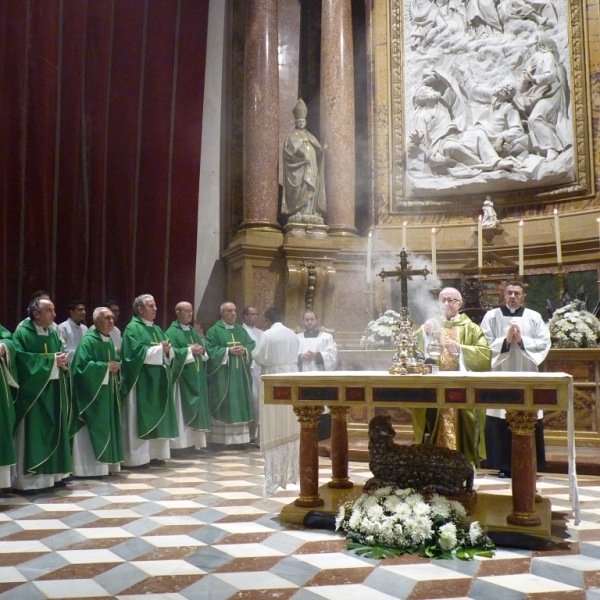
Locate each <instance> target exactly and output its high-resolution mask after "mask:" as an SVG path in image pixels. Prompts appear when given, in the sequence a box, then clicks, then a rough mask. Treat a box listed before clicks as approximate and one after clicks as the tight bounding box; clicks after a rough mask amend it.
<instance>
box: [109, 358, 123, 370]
mask: <svg viewBox="0 0 600 600" xmlns="http://www.w3.org/2000/svg"><path fill="white" fill-rule="evenodd" d="M120 369H121V364H120V363H118V362H117V361H116V360H111V361H110V362H109V363H108V372H109V373H118V372H119V371H120Z"/></svg>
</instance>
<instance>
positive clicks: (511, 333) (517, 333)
mask: <svg viewBox="0 0 600 600" xmlns="http://www.w3.org/2000/svg"><path fill="white" fill-rule="evenodd" d="M522 340H523V338H522V337H521V329H520V328H519V326H518V325H515V324H514V323H513V324H512V325H511V326H510V327H509V328H508V332H507V333H506V343H507V344H512V343H513V342H516V343H517V344H520V343H521V341H522Z"/></svg>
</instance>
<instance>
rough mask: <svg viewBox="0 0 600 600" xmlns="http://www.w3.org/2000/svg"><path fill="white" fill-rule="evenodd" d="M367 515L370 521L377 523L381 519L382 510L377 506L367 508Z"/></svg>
mask: <svg viewBox="0 0 600 600" xmlns="http://www.w3.org/2000/svg"><path fill="white" fill-rule="evenodd" d="M367 515H368V517H369V519H371V520H372V521H377V520H378V519H381V517H383V508H381V506H379V504H375V505H374V506H369V508H368V509H367Z"/></svg>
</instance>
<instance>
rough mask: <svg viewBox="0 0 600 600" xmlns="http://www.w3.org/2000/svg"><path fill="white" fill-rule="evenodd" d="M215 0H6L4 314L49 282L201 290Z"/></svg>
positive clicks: (69, 286)
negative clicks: (201, 192)
mask: <svg viewBox="0 0 600 600" xmlns="http://www.w3.org/2000/svg"><path fill="white" fill-rule="evenodd" d="M208 1H209V0H2V2H0V236H1V239H0V268H1V280H0V323H1V324H3V325H4V326H5V327H7V328H9V329H13V328H14V326H15V325H16V323H17V322H18V321H20V320H21V319H22V318H23V317H24V313H25V309H26V306H27V304H28V301H29V298H30V296H31V294H32V293H33V292H34V291H35V290H38V289H46V290H48V291H49V292H50V295H51V297H52V299H53V300H54V303H55V305H56V308H57V312H58V315H59V318H58V319H57V321H60V320H63V319H65V318H66V317H67V316H68V315H67V311H66V305H67V304H68V302H69V301H70V300H75V299H83V300H84V302H85V303H86V305H87V307H88V309H92V308H94V307H95V306H98V305H99V304H100V303H101V302H102V300H103V299H105V298H113V299H117V300H118V301H119V302H120V304H121V310H122V314H123V313H125V314H124V317H125V319H126V318H127V317H129V316H130V315H131V303H132V300H133V298H134V297H135V296H137V295H139V294H142V293H149V294H152V295H154V297H155V299H156V302H157V304H158V305H159V315H158V322H159V323H160V324H161V325H165V324H167V323H170V321H171V320H172V316H173V312H174V311H173V309H174V306H175V304H176V303H177V302H179V301H182V300H189V301H193V297H194V277H195V257H196V229H197V207H198V182H199V169H200V143H201V124H202V105H203V96H204V73H205V60H206V34H207V20H208ZM88 312H91V310H88ZM90 317H91V315H88V320H89V319H90ZM125 319H123V320H122V321H121V322H120V323H119V325H120V326H121V328H123V327H124V326H125V325H126V320H125Z"/></svg>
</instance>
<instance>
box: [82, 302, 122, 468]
mask: <svg viewBox="0 0 600 600" xmlns="http://www.w3.org/2000/svg"><path fill="white" fill-rule="evenodd" d="M93 319H94V329H90V330H89V331H88V332H87V333H86V335H85V336H83V338H82V340H81V341H80V342H79V345H78V346H77V350H75V354H74V357H73V362H72V363H71V377H72V380H73V404H74V417H73V422H72V427H71V435H72V436H73V442H72V445H73V475H75V476H76V477H102V476H104V475H108V473H109V470H110V471H111V472H115V471H118V470H120V464H119V463H120V462H121V461H122V460H123V459H124V454H123V432H122V424H121V397H120V393H119V381H120V378H119V371H120V366H121V365H120V360H119V355H118V354H117V351H116V349H115V345H114V344H113V341H112V339H111V338H110V332H111V331H112V330H113V328H114V326H115V318H114V316H113V314H112V312H111V311H110V309H108V308H106V307H103V306H102V307H99V308H96V309H95V310H94V314H93Z"/></svg>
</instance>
